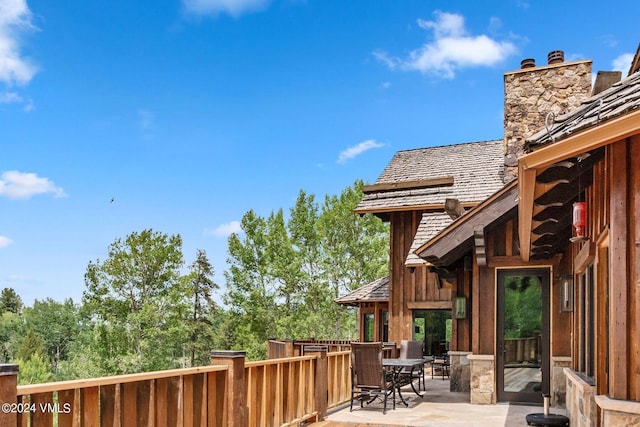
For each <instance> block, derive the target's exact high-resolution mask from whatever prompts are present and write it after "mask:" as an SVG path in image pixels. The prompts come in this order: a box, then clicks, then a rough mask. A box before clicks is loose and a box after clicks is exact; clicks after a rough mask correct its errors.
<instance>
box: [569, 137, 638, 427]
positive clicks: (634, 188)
mask: <svg viewBox="0 0 640 427" xmlns="http://www.w3.org/2000/svg"><path fill="white" fill-rule="evenodd" d="M593 173H594V179H593V185H592V186H591V187H589V188H588V189H587V190H586V201H587V206H588V210H587V223H588V226H587V230H588V235H589V240H588V241H587V242H584V243H582V244H580V245H576V244H574V245H573V246H574V248H573V264H574V269H575V273H576V276H575V278H574V295H575V302H576V304H575V305H576V307H575V310H574V314H573V315H574V322H573V334H572V336H573V340H572V341H573V346H572V347H573V360H572V369H565V373H566V376H567V383H566V384H567V389H566V393H567V394H566V399H567V414H568V415H569V417H570V419H571V425H572V426H573V425H577V426H591V425H594V426H595V425H604V426H618V425H636V424H640V343H639V340H638V339H637V337H638V336H640V218H638V216H639V215H640V136H639V135H635V136H633V137H630V138H627V139H625V140H621V141H617V142H615V143H613V144H610V145H608V146H607V147H606V152H605V157H604V159H603V160H602V161H600V162H599V163H598V164H596V165H595V166H594V170H593ZM587 266H593V267H592V268H593V271H594V273H593V275H594V281H595V293H596V295H595V306H596V307H595V308H596V311H595V313H594V319H593V322H594V324H593V327H594V335H595V351H594V352H593V357H594V360H593V364H594V365H595V369H594V374H593V377H591V378H590V380H591V381H592V382H593V383H594V385H593V386H591V385H589V384H587V383H586V382H585V381H584V380H583V378H582V377H581V376H580V375H578V372H582V374H581V375H584V370H585V363H586V362H584V361H585V358H588V357H590V356H589V354H588V351H587V349H586V348H585V346H584V344H583V343H582V341H581V340H582V339H583V338H582V337H583V336H584V335H585V330H586V328H588V327H589V326H586V327H585V326H584V324H585V322H584V321H583V320H584V319H583V318H582V316H587V314H585V312H584V310H583V309H580V308H579V307H580V304H582V305H584V304H585V303H584V299H585V297H586V296H585V295H584V294H583V292H584V291H583V289H581V287H580V286H579V283H580V282H579V279H580V275H581V274H582V273H583V271H585V269H586V268H587ZM586 323H587V324H588V319H587V322H586Z"/></svg>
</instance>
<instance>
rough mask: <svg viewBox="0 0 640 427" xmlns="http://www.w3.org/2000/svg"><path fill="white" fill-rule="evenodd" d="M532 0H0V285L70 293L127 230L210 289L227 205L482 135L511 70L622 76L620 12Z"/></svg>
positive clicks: (363, 171)
mask: <svg viewBox="0 0 640 427" xmlns="http://www.w3.org/2000/svg"><path fill="white" fill-rule="evenodd" d="M540 3H542V2H533V1H530V2H528V1H523V0H513V1H512V0H505V1H494V2H482V6H479V5H480V3H479V2H477V1H457V2H451V1H429V2H426V1H411V0H397V1H391V0H388V1H374V0H349V1H338V0H324V1H320V0H158V1H155V2H151V3H150V2H142V1H137V0H126V1H125V0H95V1H85V0H68V1H63V2H53V1H50V0H29V1H25V0H0V288H4V287H12V288H14V289H15V290H16V291H17V292H18V293H19V294H20V295H21V297H22V298H23V300H24V301H25V303H27V304H31V303H32V302H33V300H34V299H35V298H38V299H43V298H46V297H51V298H54V299H57V300H62V299H63V298H66V297H71V298H73V299H74V300H75V301H79V299H80V296H81V294H82V290H83V289H84V280H83V275H84V271H85V269H86V266H87V263H88V262H89V261H90V260H96V259H101V260H103V259H104V258H105V257H106V255H107V249H108V246H109V244H110V243H112V242H113V241H114V240H115V239H116V238H118V237H125V236H126V235H127V234H129V233H131V232H133V231H141V230H143V229H145V228H153V229H154V230H157V231H162V232H165V233H169V234H180V235H181V236H182V238H183V241H184V246H183V250H184V254H185V260H186V262H187V263H191V262H192V261H193V259H194V258H195V255H196V249H204V250H206V251H207V254H208V256H209V258H210V260H211V261H212V262H213V264H214V266H215V268H216V270H217V275H216V281H217V282H218V283H220V284H223V283H224V279H223V276H222V272H223V271H224V269H225V260H226V258H227V253H226V237H227V235H228V234H229V233H230V232H232V231H237V224H238V223H237V222H238V221H239V220H240V219H241V218H242V215H243V214H244V213H245V212H246V211H247V210H249V209H254V210H256V211H257V212H258V213H259V214H261V215H268V214H269V212H271V211H272V210H275V209H278V208H281V207H282V208H286V209H288V208H289V207H291V206H292V205H293V202H294V200H295V198H296V196H297V194H298V192H299V190H300V189H304V190H306V191H307V192H310V193H314V194H316V195H317V196H319V197H323V196H324V195H325V194H335V193H338V192H340V191H341V190H342V189H343V188H345V187H346V186H348V185H350V184H352V183H353V182H354V181H355V180H356V179H363V180H365V181H368V182H373V181H375V179H376V177H377V176H378V174H379V173H380V172H381V171H382V169H383V168H384V166H385V165H386V164H387V162H388V161H389V159H390V158H391V157H392V155H393V153H394V152H395V151H397V150H403V149H410V148H417V147H426V146H432V145H448V144H454V143H461V142H469V141H481V140H489V139H499V138H501V137H502V114H503V112H502V111H503V73H504V72H507V71H512V70H515V69H518V68H519V66H520V65H519V64H520V61H521V60H522V59H524V58H530V57H533V58H535V59H536V61H537V63H538V65H543V64H545V63H546V55H547V53H548V52H550V51H552V50H557V49H561V50H564V51H565V59H566V60H577V59H586V58H590V59H593V63H594V65H593V68H594V72H595V71H597V70H612V69H621V70H624V72H625V75H626V71H627V70H628V67H629V64H630V61H631V58H632V54H633V53H635V50H636V48H637V46H638V42H639V41H640V38H638V36H637V34H634V31H632V29H633V28H635V27H636V25H635V24H636V23H635V17H637V16H638V13H639V12H640V3H636V2H631V3H628V4H626V5H625V8H624V13H617V12H620V11H621V9H620V8H617V7H611V8H602V7H600V3H597V2H593V1H581V2H555V3H552V4H549V3H544V5H541V4H540ZM112 199H113V202H112Z"/></svg>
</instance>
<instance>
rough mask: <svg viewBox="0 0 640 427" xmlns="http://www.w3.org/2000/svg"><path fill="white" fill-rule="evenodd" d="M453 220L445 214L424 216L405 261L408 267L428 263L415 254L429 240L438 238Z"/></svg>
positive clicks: (426, 214)
mask: <svg viewBox="0 0 640 427" xmlns="http://www.w3.org/2000/svg"><path fill="white" fill-rule="evenodd" d="M452 222H453V220H452V219H451V217H450V216H449V215H448V214H446V213H444V212H426V213H423V214H422V219H421V220H420V224H419V225H418V230H417V231H416V235H415V237H414V238H413V243H412V244H411V249H409V255H408V256H407V259H406V261H405V263H404V264H405V265H406V266H412V265H413V266H417V265H424V264H426V261H425V260H424V259H422V258H420V257H419V256H418V255H416V254H415V251H416V250H417V249H418V248H419V247H421V246H422V245H424V244H425V243H427V242H428V241H429V240H431V239H432V238H434V237H435V236H437V235H438V234H439V233H440V232H441V231H442V230H443V229H445V228H446V227H447V226H448V225H449V224H451V223H452Z"/></svg>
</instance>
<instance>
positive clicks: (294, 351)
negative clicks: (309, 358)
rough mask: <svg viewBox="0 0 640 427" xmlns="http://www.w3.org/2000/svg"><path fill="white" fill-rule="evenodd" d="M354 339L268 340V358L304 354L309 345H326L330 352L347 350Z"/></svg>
mask: <svg viewBox="0 0 640 427" xmlns="http://www.w3.org/2000/svg"><path fill="white" fill-rule="evenodd" d="M351 342H352V340H315V339H307V340H279V339H270V340H268V341H267V359H279V358H282V357H296V356H304V355H305V349H306V348H307V347H315V346H319V345H321V346H325V347H326V348H327V351H328V352H330V353H331V352H336V351H345V350H350V349H351Z"/></svg>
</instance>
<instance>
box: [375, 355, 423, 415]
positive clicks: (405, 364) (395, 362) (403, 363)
mask: <svg viewBox="0 0 640 427" xmlns="http://www.w3.org/2000/svg"><path fill="white" fill-rule="evenodd" d="M424 363H425V361H424V359H382V366H384V367H387V368H390V369H391V371H392V372H393V377H394V381H395V384H396V390H398V396H400V401H401V402H402V403H403V404H404V406H409V404H408V403H407V401H406V400H404V397H403V396H402V393H401V391H400V388H401V387H402V386H404V385H406V384H411V388H412V389H413V392H414V393H415V394H416V395H418V396H419V397H422V396H423V393H421V392H420V391H419V390H416V387H415V386H414V385H413V371H414V370H416V369H424ZM403 369H407V370H410V375H409V376H408V377H409V382H408V383H407V382H404V383H403V382H402V381H400V373H401V372H402V370H403Z"/></svg>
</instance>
